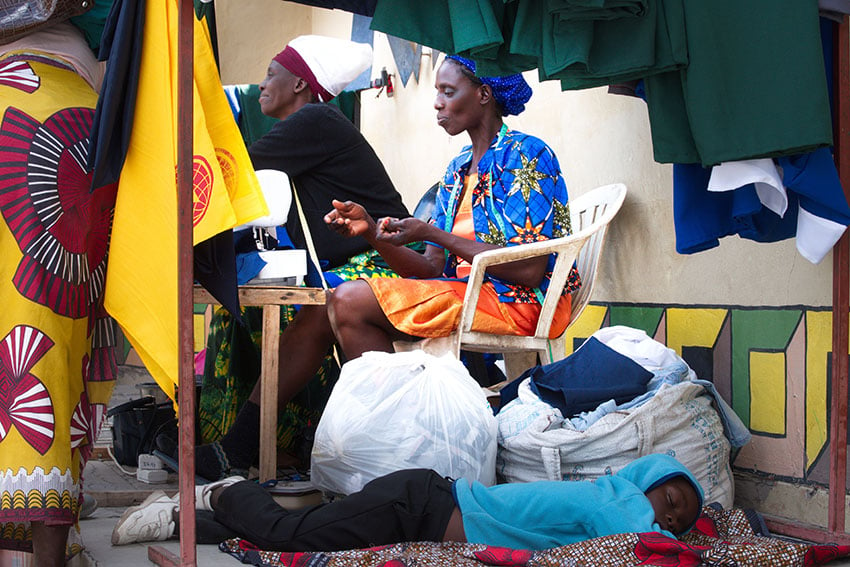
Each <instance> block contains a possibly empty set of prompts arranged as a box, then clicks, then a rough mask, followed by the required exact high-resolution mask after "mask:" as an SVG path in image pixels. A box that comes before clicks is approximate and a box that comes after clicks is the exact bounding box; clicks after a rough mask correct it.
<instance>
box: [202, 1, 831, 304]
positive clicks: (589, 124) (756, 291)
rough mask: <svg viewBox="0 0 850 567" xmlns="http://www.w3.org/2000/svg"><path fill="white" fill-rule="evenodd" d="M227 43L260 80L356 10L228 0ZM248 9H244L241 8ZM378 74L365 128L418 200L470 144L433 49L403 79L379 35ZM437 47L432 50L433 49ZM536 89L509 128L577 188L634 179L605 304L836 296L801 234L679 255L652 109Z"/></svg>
mask: <svg viewBox="0 0 850 567" xmlns="http://www.w3.org/2000/svg"><path fill="white" fill-rule="evenodd" d="M216 7H217V8H216V9H217V11H218V23H219V41H220V45H221V46H222V47H221V50H220V51H221V54H222V55H221V57H222V74H223V79H224V82H225V83H241V82H258V81H259V80H260V79H261V78H262V76H263V74H264V73H265V68H266V65H267V64H268V60H269V59H270V58H271V56H272V55H274V54H275V53H277V51H279V50H280V48H281V47H282V45H284V44H285V42H286V41H287V40H288V39H290V38H291V37H294V36H295V35H298V34H301V33H321V34H326V35H337V36H339V37H349V35H350V25H351V24H350V22H351V16H350V15H349V14H347V13H345V12H342V11H338V10H334V11H329V10H323V9H310V8H306V7H304V6H301V5H298V4H294V3H291V2H277V1H275V0H263V1H259V2H255V3H245V2H237V1H235V0H218V2H217V3H216ZM237 12H238V17H237ZM374 47H375V59H374V65H373V77H377V76H378V75H379V73H380V69H381V68H382V67H384V66H386V67H387V69H388V70H389V72H390V73H394V74H395V75H396V76H395V77H394V79H396V80H395V96H393V97H392V98H388V97H387V96H386V95H385V94H381V95H380V96H376V95H377V90H367V91H363V92H362V95H361V102H362V115H361V116H362V125H361V127H362V130H363V132H364V134H365V135H366V137H367V138H368V139H369V141H370V142H371V143H372V145H373V146H374V147H375V150H376V151H377V153H378V155H379V156H380V157H381V159H382V160H383V162H384V164H385V165H386V167H387V170H388V171H389V173H390V176H391V177H392V179H393V181H394V182H395V184H396V186H397V187H398V188H399V191H401V193H402V195H403V196H404V197H405V201H406V203H407V204H408V206H410V207H411V208H412V207H413V206H414V205H415V204H416V202H417V200H418V198H419V196H420V195H421V194H422V192H423V191H425V189H427V188H428V187H429V186H430V185H431V184H432V183H434V181H436V180H437V179H438V178H439V177H440V176H441V174H442V172H443V169H444V167H445V165H446V164H447V163H448V161H449V159H450V158H451V157H452V156H453V155H454V154H455V153H456V152H457V151H458V150H459V149H460V148H461V147H462V146H463V145H464V144H465V143H466V142H467V140H466V139H465V138H464V136H457V137H455V138H452V137H450V136H448V135H447V134H446V133H445V132H444V131H443V130H442V129H441V128H439V127H438V126H437V124H436V121H435V111H434V109H433V106H432V105H433V94H434V88H433V84H434V74H435V73H434V71H433V70H432V66H431V60H430V57H429V56H427V55H426V56H423V57H422V65H421V69H420V78H419V82H418V83H417V82H416V80H415V78H414V77H411V78H410V80H409V82H408V84H407V86H404V85H402V84H401V83H400V81H399V80H398V73H397V70H396V69H395V65H394V63H393V59H392V55H391V52H390V49H389V44H388V43H387V41H386V38H385V36H384V35H383V34H380V33H376V34H375V42H374ZM426 51H427V50H426ZM526 78H527V80H528V81H529V82H530V83H531V84H532V86H533V88H534V90H535V94H534V97H533V98H532V99H531V102H530V103H529V105H528V109H527V111H526V112H525V113H523V114H522V115H521V116H519V117H509V118H508V119H507V123H508V125H509V126H511V127H513V128H516V129H519V130H523V131H526V132H528V133H532V134H535V135H537V136H539V137H540V138H542V139H544V140H546V141H547V142H548V143H549V144H550V145H551V146H552V148H553V149H554V150H555V152H556V153H557V155H558V156H559V159H560V161H561V166H562V168H563V171H564V175H565V178H566V181H567V187H568V188H569V190H570V192H571V194H572V195H579V194H581V193H583V192H585V191H587V190H588V189H591V188H593V187H595V186H597V185H601V184H605V183H612V182H618V181H619V182H624V183H626V184H627V185H628V187H629V191H630V192H629V196H628V198H627V200H626V204H625V206H624V208H623V211H622V213H621V214H620V216H619V218H618V219H617V220H616V221H615V224H614V225H613V226H612V230H611V233H610V239H609V241H608V242H609V247H608V249H607V251H606V254H605V261H604V264H603V266H602V268H601V274H600V277H599V287H598V288H597V290H596V292H595V294H594V299H595V300H598V301H612V302H629V303H659V304H665V305H670V304H684V305H688V304H700V305H710V304H719V305H746V306H750V305H752V306H764V305H776V306H779V305H797V304H801V305H810V306H825V305H830V304H831V301H832V300H831V289H832V288H831V285H832V284H831V281H832V280H831V278H832V268H831V256H828V257H827V258H826V259H825V260H824V261H823V262H822V263H821V264H820V265H818V266H814V265H812V264H810V263H809V262H808V261H807V260H805V259H803V258H802V256H800V255H799V254H798V253H797V251H796V249H795V247H794V242H793V240H791V241H785V242H781V243H776V244H757V243H753V242H750V241H745V240H742V239H739V238H737V237H729V238H726V239H723V240H721V245H720V246H719V247H718V248H715V249H713V250H710V251H707V252H702V253H699V254H696V255H690V256H682V255H679V254H677V253H676V252H675V240H674V234H673V220H672V168H671V167H670V166H669V165H661V164H657V163H655V162H654V161H653V159H652V151H651V141H650V135H649V122H648V118H647V112H646V106H645V105H644V103H643V102H642V101H640V100H637V99H633V98H629V97H624V96H617V95H609V94H607V91H606V89H604V88H599V89H590V90H585V91H575V92H561V91H560V89H559V86H558V85H557V84H556V83H554V82H547V83H544V84H538V83H537V81H536V74H535V73H534V72H530V73H526Z"/></svg>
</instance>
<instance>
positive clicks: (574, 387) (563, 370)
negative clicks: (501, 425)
mask: <svg viewBox="0 0 850 567" xmlns="http://www.w3.org/2000/svg"><path fill="white" fill-rule="evenodd" d="M652 376H653V374H652V372H650V371H649V370H646V369H645V368H643V367H642V366H641V365H640V364H638V363H636V362H635V361H634V360H632V359H631V358H629V357H627V356H624V355H622V354H620V353H619V352H617V351H615V350H614V349H612V348H611V347H609V346H607V345H605V344H604V343H602V342H600V341H599V340H597V339H596V338H594V337H590V338H589V339H587V340H586V341H585V342H584V344H582V346H581V347H580V348H579V349H578V350H576V351H575V352H574V353H573V354H571V355H570V356H568V357H567V358H565V359H563V360H559V361H558V362H553V363H552V364H547V365H544V366H535V367H533V368H530V369H528V370H526V371H525V372H524V373H523V374H522V376H520V377H519V378H518V379H517V380H516V382H517V383H519V382H521V381H522V380H524V379H525V378H530V381H529V385H530V386H531V391H532V392H534V393H535V394H537V396H539V397H540V399H541V400H543V401H544V402H546V403H548V404H549V405H551V406H553V407H556V408H558V409H559V410H560V411H561V415H563V416H564V417H565V418H567V417H570V416H573V415H577V414H579V413H581V412H583V411H590V410H592V409H595V408H596V407H597V406H598V405H599V404H601V403H603V402H607V401H608V400H612V399H613V400H614V401H615V402H616V403H617V404H621V403H625V402H628V401H629V400H632V399H633V398H635V397H637V396H639V395H641V394H643V393H645V392H646V385H647V383H648V382H649V380H650V379H651V378H652ZM503 401H505V400H503Z"/></svg>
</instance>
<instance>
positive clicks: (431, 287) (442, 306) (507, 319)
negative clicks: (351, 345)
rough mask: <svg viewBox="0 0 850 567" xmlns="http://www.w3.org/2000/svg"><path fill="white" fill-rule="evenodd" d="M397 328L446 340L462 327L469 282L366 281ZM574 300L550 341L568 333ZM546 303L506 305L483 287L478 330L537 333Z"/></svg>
mask: <svg viewBox="0 0 850 567" xmlns="http://www.w3.org/2000/svg"><path fill="white" fill-rule="evenodd" d="M365 281H366V282H367V283H368V284H369V286H370V287H371V288H372V292H373V293H374V294H375V297H376V298H377V299H378V303H380V305H381V309H382V310H383V311H384V314H386V316H387V318H388V319H389V320H390V322H391V323H392V324H393V326H394V327H395V328H396V329H398V330H399V331H401V332H403V333H407V334H409V335H413V336H415V337H422V338H435V337H445V336H448V335H450V334H451V333H452V332H453V331H454V330H455V329H457V326H458V323H459V322H460V313H461V308H462V306H463V297H464V294H465V293H466V282H463V281H458V280H416V279H407V278H402V279H398V278H373V279H367V280H365ZM571 311H572V297H571V296H570V295H565V296H563V297H561V300H560V302H559V303H558V308H557V309H556V310H555V317H554V319H553V321H552V327H551V329H550V330H549V337H550V338H554V337H557V336H558V335H560V334H561V333H563V332H564V329H566V328H567V324H568V323H569V322H570V314H571ZM539 314H540V305H539V304H537V303H503V302H501V301H499V297H498V295H497V294H496V291H495V289H493V285H492V284H490V283H486V282H485V284H484V285H483V287H482V289H481V294H480V296H479V300H478V306H477V309H476V314H475V319H474V320H473V323H472V330H473V331H479V332H485V333H492V334H496V335H532V334H534V330H535V329H536V328H537V317H538V315H539Z"/></svg>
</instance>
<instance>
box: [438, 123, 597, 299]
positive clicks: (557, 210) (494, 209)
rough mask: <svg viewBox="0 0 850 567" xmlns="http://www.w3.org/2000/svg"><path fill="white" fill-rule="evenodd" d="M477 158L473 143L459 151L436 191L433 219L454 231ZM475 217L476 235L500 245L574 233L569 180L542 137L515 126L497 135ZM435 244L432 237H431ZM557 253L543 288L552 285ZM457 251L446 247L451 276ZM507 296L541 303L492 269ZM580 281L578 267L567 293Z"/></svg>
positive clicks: (482, 172)
mask: <svg viewBox="0 0 850 567" xmlns="http://www.w3.org/2000/svg"><path fill="white" fill-rule="evenodd" d="M471 162H472V146H467V147H466V148H464V149H463V151H462V152H461V153H460V155H458V156H457V157H455V158H454V159H453V160H452V162H451V163H450V164H449V166H448V169H447V170H446V175H445V177H444V178H443V180H442V181H441V182H440V187H439V189H438V191H437V197H436V208H435V210H434V218H433V220H432V222H433V223H434V224H436V225H437V226H438V227H440V228H442V229H444V230H446V231H451V229H452V224H453V222H454V217H455V214H456V213H457V209H458V204H459V201H460V195H461V193H462V192H463V180H464V178H465V177H466V175H467V173H468V172H469V167H470V165H471ZM472 219H473V224H474V227H475V239H476V240H477V241H479V242H486V243H489V244H495V245H497V246H516V245H518V244H526V243H529V242H538V241H541V240H549V239H550V238H558V237H561V236H566V235H568V234H570V233H571V228H570V209H569V205H568V197H567V186H566V184H565V183H564V180H563V178H562V177H561V167H560V165H559V164H558V158H557V157H555V154H554V152H552V150H551V148H549V146H547V145H546V144H545V143H544V142H543V141H542V140H540V139H539V138H535V137H534V136H529V135H528V134H523V133H522V132H518V131H515V130H510V129H508V128H507V127H506V126H503V127H502V130H501V131H500V132H499V134H498V135H497V136H496V138H495V139H494V140H493V143H492V144H491V145H490V148H489V149H488V150H487V152H486V153H485V154H484V155H483V156H481V160H480V161H479V163H478V184H477V185H476V186H475V188H474V189H473V193H472ZM432 244H433V243H432ZM554 264H555V255H554V254H553V255H552V257H551V258H549V266H548V268H547V271H546V275H545V276H544V278H543V282H542V283H541V285H540V290H541V291H545V290H546V288H547V287H548V285H549V279H550V276H551V274H552V267H553V266H554ZM456 266H457V256H456V255H454V254H452V253H450V252H448V251H447V253H446V265H445V267H444V269H443V273H444V275H446V276H447V277H455V276H456V270H455V269H456ZM485 278H486V279H487V280H488V281H490V282H492V283H493V286H494V287H495V289H496V292H497V293H498V294H499V300H500V301H502V302H507V303H510V302H517V303H538V302H539V300H538V295H537V291H536V290H535V289H534V288H530V287H527V286H522V285H516V284H512V283H509V282H506V281H504V280H500V279H498V278H495V277H492V276H490V275H489V274H488V275H486V276H485ZM580 285H581V280H580V278H579V275H578V272H577V271H576V269H575V267H573V269H572V271H571V272H570V276H569V278H568V280H567V285H566V287H565V289H564V293H570V292H572V291H575V290H577V289H578V288H579V286H580Z"/></svg>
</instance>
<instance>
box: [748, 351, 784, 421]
mask: <svg viewBox="0 0 850 567" xmlns="http://www.w3.org/2000/svg"><path fill="white" fill-rule="evenodd" d="M750 400H751V401H750V428H751V429H753V430H754V431H760V432H763V433H769V434H775V435H784V434H785V431H786V427H785V353H783V352H751V353H750Z"/></svg>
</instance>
